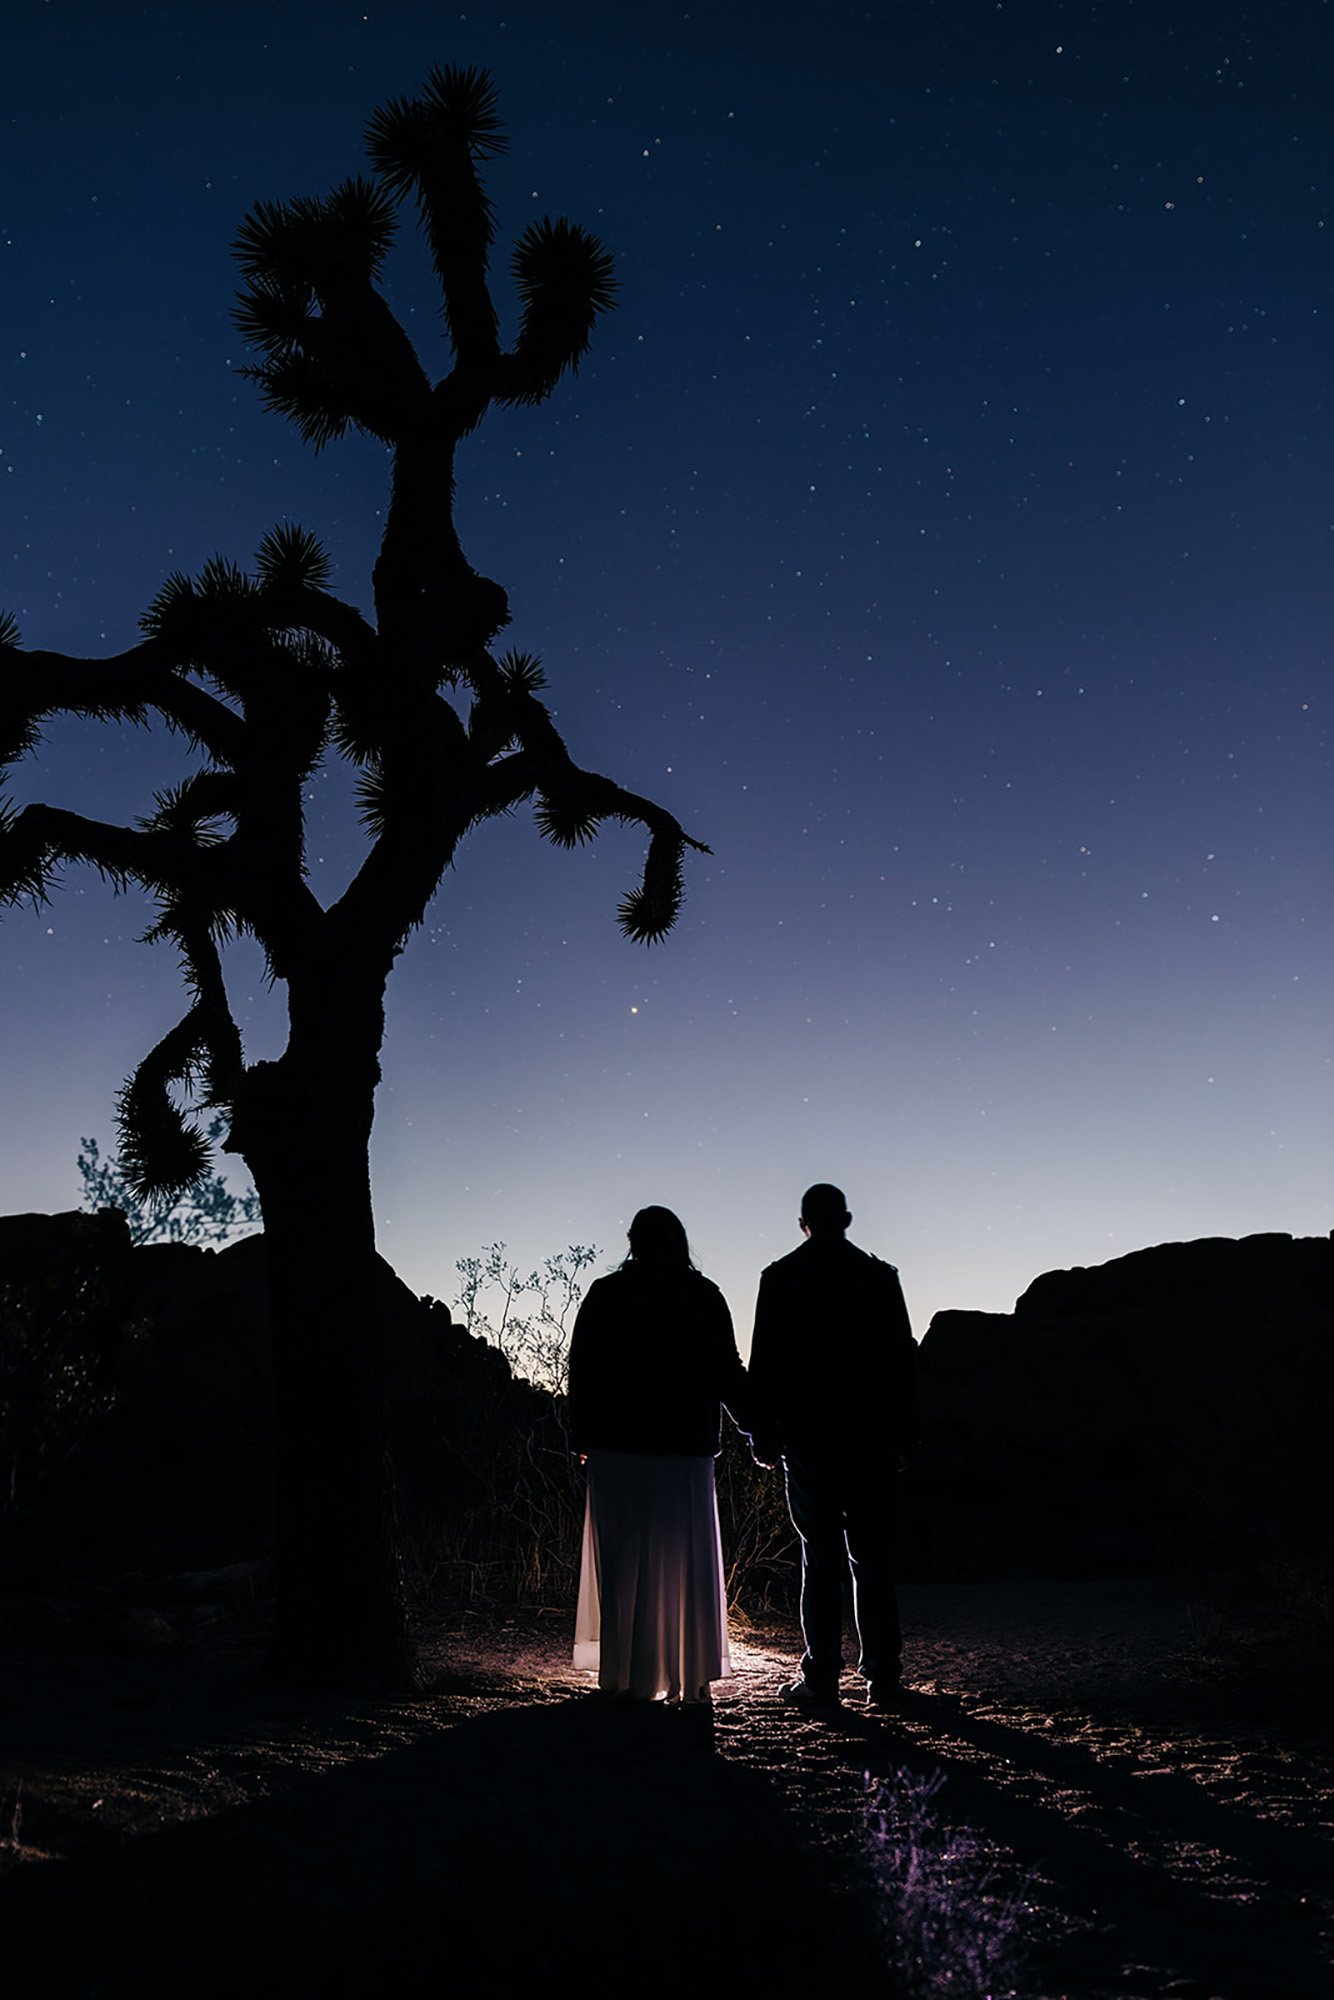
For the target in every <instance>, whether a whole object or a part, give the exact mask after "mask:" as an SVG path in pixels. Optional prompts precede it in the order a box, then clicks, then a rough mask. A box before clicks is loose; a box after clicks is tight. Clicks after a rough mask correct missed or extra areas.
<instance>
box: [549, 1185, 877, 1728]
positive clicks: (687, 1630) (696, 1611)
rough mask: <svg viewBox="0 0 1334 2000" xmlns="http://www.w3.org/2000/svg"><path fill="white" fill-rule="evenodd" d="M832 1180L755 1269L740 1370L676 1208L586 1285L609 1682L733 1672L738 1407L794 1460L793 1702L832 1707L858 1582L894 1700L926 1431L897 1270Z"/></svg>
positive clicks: (583, 1607)
mask: <svg viewBox="0 0 1334 2000" xmlns="http://www.w3.org/2000/svg"><path fill="white" fill-rule="evenodd" d="M851 1221H852V1217H851V1216H850V1214H849V1213H848V1206H847V1202H846V1200H845V1199H844V1196H843V1194H842V1192H841V1190H840V1189H838V1188H836V1187H831V1186H829V1185H828V1184H827V1183H824V1182H821V1183H820V1184H818V1185H817V1186H815V1187H812V1188H808V1189H807V1190H806V1193H805V1195H804V1196H803V1197H802V1203H801V1216H800V1228H801V1231H802V1234H803V1236H804V1237H805V1239H806V1240H805V1241H804V1242H803V1243H802V1244H801V1245H799V1247H798V1248H797V1249H795V1250H794V1251H792V1253H791V1254H790V1255H789V1256H787V1257H782V1258H780V1259H779V1260H778V1262H777V1263H776V1264H770V1265H769V1267H768V1269H767V1270H766V1271H765V1272H764V1274H763V1276H762V1277H761V1279H760V1290H759V1300H758V1303H757V1305H756V1308H755V1334H754V1340H753V1342H752V1347H751V1358H750V1367H749V1370H747V1369H746V1368H744V1367H743V1366H742V1362H741V1357H740V1356H739V1354H738V1353H737V1348H736V1340H735V1338H734V1335H733V1332H732V1320H731V1315H730V1313H729V1312H728V1310H727V1305H726V1302H725V1300H724V1298H723V1295H722V1293H721V1292H720V1291H719V1290H718V1288H717V1286H716V1285H714V1284H712V1283H711V1282H710V1281H709V1279H707V1278H705V1277H703V1276H702V1275H701V1274H700V1272H698V1271H697V1270H696V1269H695V1267H694V1265H693V1264H692V1262H691V1260H690V1247H689V1244H688V1242H687V1240H686V1233H685V1230H684V1228H683V1227H682V1225H681V1223H680V1222H679V1220H678V1219H677V1217H676V1216H675V1215H673V1213H672V1212H671V1210H670V1209H667V1208H644V1209H641V1210H640V1211H639V1213H638V1215H636V1217H635V1219H634V1221H633V1222H632V1223H631V1225H630V1230H629V1240H630V1254H629V1256H628V1257H627V1258H626V1260H625V1262H624V1263H623V1264H622V1265H621V1266H620V1268H619V1269H618V1270H616V1271H613V1272H612V1273H611V1274H610V1275H609V1276H607V1277H605V1278H599V1279H598V1280H597V1281H596V1283H594V1284H593V1285H591V1286H590V1287H589V1290H588V1294H587V1296H586V1297H585V1299H584V1301H583V1304H582V1305H581V1307H580V1309H579V1315H578V1318H577V1319H576V1321H575V1327H574V1335H573V1338H572V1341H571V1345H570V1387H569V1417H570V1431H571V1442H572V1444H573V1447H574V1449H575V1451H576V1452H578V1453H579V1454H580V1456H581V1457H582V1458H584V1459H585V1460H586V1463H587V1467H588V1502H587V1508H586V1512H585V1517H584V1543H583V1562H582V1567H581V1571H580V1579H579V1606H578V1612H577V1616H576V1621H575V1645H574V1663H575V1665H576V1667H581V1668H584V1669H586V1670H588V1671H591V1672H596V1674H597V1676H598V1685H599V1687H600V1688H601V1689H602V1690H603V1691H604V1692H605V1693H607V1694H615V1695H622V1696H625V1697H628V1698H638V1699H640V1700H644V1701H654V1700H656V1699H657V1698H658V1697H659V1696H666V1698H667V1700H668V1701H671V1702H679V1701H687V1702H689V1701H707V1700H708V1697H709V1683H710V1682H711V1681H714V1680H717V1679H719V1678H720V1677H721V1676H722V1675H724V1674H727V1673H729V1672H730V1671H731V1668H730V1663H729V1659H728V1648H727V1601H726V1594H725V1591H724V1584H723V1561H722V1543H721V1539H720V1536H719V1532H718V1508H717V1502H716V1500H715V1497H714V1482H713V1461H714V1457H715V1455H716V1454H717V1451H718V1448H719V1444H720V1442H721V1412H722V1408H723V1407H725V1408H726V1409H727V1410H728V1412H729V1413H730V1415H731V1416H732V1418H733V1420H734V1422H735V1423H736V1424H737V1426H738V1428H739V1429H741V1430H742V1431H743V1432H745V1433H746V1434H747V1435H748V1436H749V1437H750V1440H751V1448H752V1450H753V1452H754V1455H755V1458H756V1460H757V1461H758V1463H760V1464H761V1465H765V1466H768V1465H773V1464H775V1463H776V1462H777V1461H778V1460H779V1459H781V1461H782V1466H783V1473H784V1478H785V1481H786V1485H787V1502H788V1509H789V1511H790V1513H791V1515H792V1524H793V1526H794V1527H795V1529H796V1531H797V1534H798V1536H799V1537H800V1539H801V1629H802V1635H803V1638H804V1640H805V1652H804V1654H803V1657H802V1662H801V1674H800V1677H799V1679H797V1680H796V1681H795V1682H793V1684H792V1686H791V1687H790V1688H789V1689H788V1690H787V1693H788V1695H789V1698H790V1699H791V1700H793V1701H794V1702H796V1703H798V1704H799V1705H801V1706H803V1707H804V1706H811V1707H816V1708H818V1707H821V1706H823V1705H826V1704H832V1703H836V1702H837V1701H838V1700H839V1675H840V1673H841V1671H842V1667H843V1646H842V1639H843V1582H844V1577H845V1575H846V1574H848V1573H850V1574H851V1579H852V1595H853V1607H854V1612H855V1616H856V1621H857V1633H858V1638H859V1641H860V1647H861V1656H860V1666H861V1671H862V1674H863V1675H864V1676H865V1680H866V1700H867V1704H868V1706H870V1707H872V1708H888V1707H892V1706H893V1705H894V1703H895V1701H896V1699H897V1696H898V1692H899V1686H900V1678H901V1673H902V1651H903V1639H902V1633H901V1630H900V1627H899V1615H898V1603H897V1598H896V1594H895V1588H894V1518H895V1480H896V1476H897V1472H898V1467H899V1461H900V1459H901V1457H902V1455H903V1454H904V1453H905V1452H907V1451H908V1450H909V1449H910V1448H911V1446H912V1444H913V1442H914V1439H915V1436H916V1395H915V1388H914V1373H915V1353H916V1350H915V1348H914V1345H913V1338H912V1331H911V1328H910V1327H909V1324H908V1313H907V1308H906V1307H905V1305H904V1302H903V1292H902V1289H901V1287H900V1285H899V1278H898V1273H897V1271H896V1270H895V1269H894V1266H893V1265H892V1264H885V1263H882V1262H881V1261H880V1259H879V1258H877V1257H872V1256H869V1255H868V1254H867V1253H866V1252H865V1251H864V1250H859V1249H858V1248H857V1246H856V1245H855V1244H853V1243H850V1242H849V1241H848V1238H847V1230H848V1226H849V1224H850V1223H851Z"/></svg>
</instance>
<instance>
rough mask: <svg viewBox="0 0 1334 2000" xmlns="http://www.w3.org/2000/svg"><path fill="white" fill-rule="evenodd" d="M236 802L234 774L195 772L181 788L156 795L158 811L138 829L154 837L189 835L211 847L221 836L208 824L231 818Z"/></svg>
mask: <svg viewBox="0 0 1334 2000" xmlns="http://www.w3.org/2000/svg"><path fill="white" fill-rule="evenodd" d="M236 799H237V785H236V778H235V776H234V774H233V773H232V772H231V771H214V770H208V771H195V772H193V773H192V774H191V776H190V777H188V778H186V779H184V780H183V781H182V783H181V784H179V785H169V786H167V787H166V788H165V789H164V790H163V791H160V792H155V793H154V795H153V804H154V805H155V807H156V808H157V810H156V811H155V812H154V813H152V814H151V815H150V816H149V817H148V818H147V819H141V820H140V821H139V825H140V826H141V827H143V828H144V830H145V831H146V832H151V833H184V834H188V835H189V836H190V837H191V839H193V840H195V841H197V842H198V843H199V844H200V845H201V846H209V845H212V844H213V843H214V842H215V841H216V840H217V839H218V838H219V836H218V835H217V834H216V833H215V832H213V831H212V830H211V829H210V827H209V824H208V823H209V822H210V821H212V820H218V819H225V818H229V817H231V816H232V815H233V814H234V813H235V811H236Z"/></svg>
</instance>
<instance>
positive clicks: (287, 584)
mask: <svg viewBox="0 0 1334 2000" xmlns="http://www.w3.org/2000/svg"><path fill="white" fill-rule="evenodd" d="M255 567H256V569H257V570H258V571H259V578H260V582H261V583H263V584H267V585H268V587H269V588H270V589H272V590H322V589H323V588H324V586H325V585H326V584H327V583H328V581H329V577H330V574H331V572H332V569H333V565H332V563H331V562H330V560H329V557H328V554H327V552H326V551H325V550H324V548H323V547H322V546H321V544H320V542H319V540H318V538H317V537H316V536H314V535H312V534H310V533H308V532H307V530H306V529H305V528H301V527H298V525H297V523H296V522H295V521H282V522H280V523H279V524H278V526H277V527H276V528H270V529H269V532H268V534H267V535H265V537H264V539H263V541H262V542H261V543H260V545H259V554H258V556H257V557H256V559H255Z"/></svg>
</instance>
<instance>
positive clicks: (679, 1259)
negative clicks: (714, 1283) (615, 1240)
mask: <svg viewBox="0 0 1334 2000" xmlns="http://www.w3.org/2000/svg"><path fill="white" fill-rule="evenodd" d="M628 1233H629V1237H630V1255H629V1256H628V1257H627V1258H626V1260H625V1262H624V1264H622V1266H621V1269H622V1270H623V1271H625V1270H638V1271H643V1270H652V1271H693V1270H694V1269H695V1264H694V1261H693V1259H692V1257H691V1255H690V1242H689V1239H688V1238H687V1236H686V1232H685V1225H684V1223H683V1222H682V1221H681V1218H680V1216H678V1215H673V1214H672V1211H671V1209H670V1208H656V1207H655V1208H641V1209H640V1211H639V1213H638V1215H636V1217H635V1219H634V1221H633V1222H632V1223H631V1224H630V1229H629V1232H628Z"/></svg>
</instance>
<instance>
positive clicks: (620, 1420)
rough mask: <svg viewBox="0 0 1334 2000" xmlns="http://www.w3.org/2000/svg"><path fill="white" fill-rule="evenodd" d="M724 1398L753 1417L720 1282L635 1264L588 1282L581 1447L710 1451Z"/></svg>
mask: <svg viewBox="0 0 1334 2000" xmlns="http://www.w3.org/2000/svg"><path fill="white" fill-rule="evenodd" d="M723 1403H725V1404H726V1405H727V1408H728V1410H729V1411H730V1412H731V1415H732V1417H733V1418H734V1419H735V1420H736V1422H737V1423H738V1424H741V1425H743V1426H744V1425H745V1424H746V1423H747V1422H748V1418H747V1414H746V1413H747V1409H748V1399H747V1394H746V1371H745V1369H744V1367H743V1366H742V1364H741V1356H740V1355H739V1354H738V1353H737V1347H736V1337H735V1335H734V1334H733V1332H732V1315H731V1314H730V1313H729V1312H728V1310H727V1301H726V1300H725V1299H724V1297H723V1295H722V1293H721V1292H720V1291H719V1290H718V1287H717V1286H716V1285H715V1284H713V1283H712V1282H711V1281H710V1280H709V1279H708V1278H705V1277H701V1275H700V1274H699V1272H698V1271H674V1270H666V1271H664V1270H663V1269H662V1268H661V1267H653V1266H641V1265H636V1264H633V1263H630V1264H627V1265H626V1266H625V1267H624V1268H623V1269H621V1270H619V1271H613V1272H612V1273H611V1274H610V1276H608V1277H606V1278H599V1279H598V1280H597V1281H596V1283H594V1284H592V1285H590V1286H589V1288H588V1292H587V1295H586V1296H585V1298H584V1302H583V1304H582V1305H581V1306H580V1308H579V1316H578V1318H577V1319H576V1320H575V1323H574V1335H573V1338H572V1339H571V1342H570V1399H569V1414H570V1443H571V1445H572V1446H573V1448H574V1449H575V1451H597V1450H599V1449H601V1450H603V1451H649V1452H672V1453H680V1454H681V1455H683V1456H690V1457H699V1458H702V1457H705V1456H712V1455H713V1454H714V1453H715V1452H716V1451H717V1450H718V1448H719V1445H720V1444H721V1442H722V1415H721V1411H720V1409H719V1405H720V1404H723Z"/></svg>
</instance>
